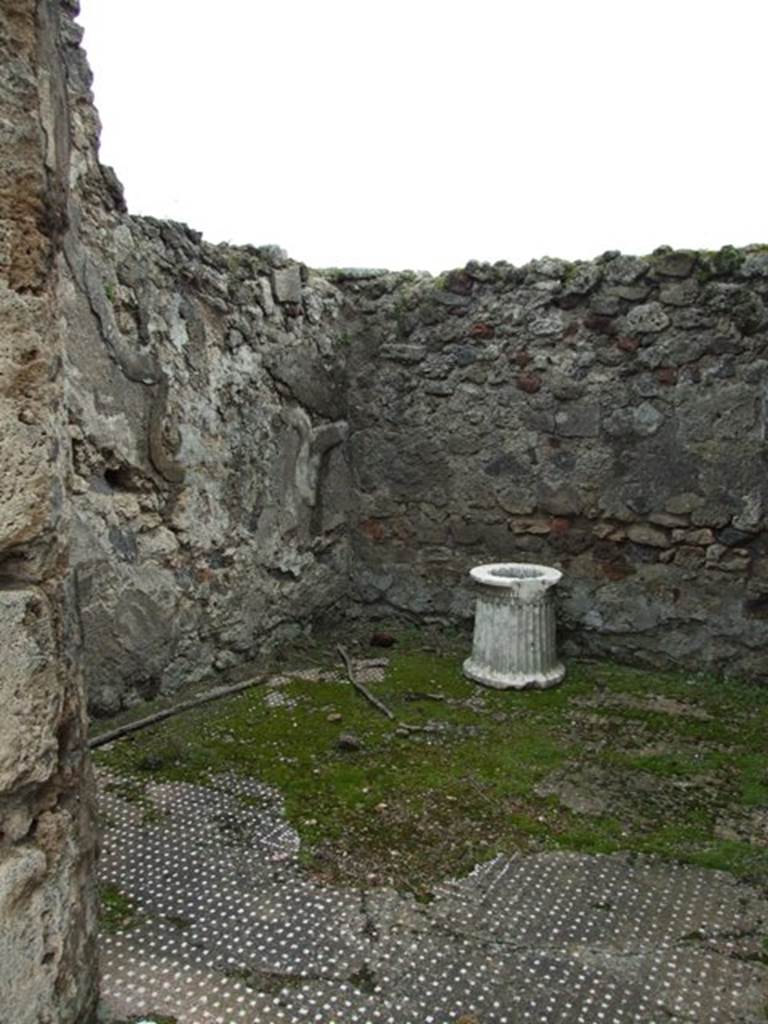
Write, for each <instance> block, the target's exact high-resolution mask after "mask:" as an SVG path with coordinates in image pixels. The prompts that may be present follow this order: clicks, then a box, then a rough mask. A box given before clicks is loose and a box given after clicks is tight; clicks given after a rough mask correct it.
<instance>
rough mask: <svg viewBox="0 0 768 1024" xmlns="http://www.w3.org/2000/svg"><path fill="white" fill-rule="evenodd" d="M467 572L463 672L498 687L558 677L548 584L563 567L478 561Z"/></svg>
mask: <svg viewBox="0 0 768 1024" xmlns="http://www.w3.org/2000/svg"><path fill="white" fill-rule="evenodd" d="M470 576H471V577H472V579H473V580H474V582H475V584H476V586H477V603H476V606H475V633H474V637H473V640H472V654H471V655H470V657H469V658H467V660H466V661H465V662H464V675H465V676H467V677H468V678H469V679H472V680H474V682H476V683H482V684H483V685H484V686H493V687H494V688H496V689H497V690H506V689H515V690H522V689H525V688H528V687H532V688H537V689H545V688H546V687H548V686H555V685H556V684H557V683H559V682H560V681H561V680H562V678H563V676H564V675H565V668H564V667H563V665H562V663H561V662H559V661H558V660H557V648H556V646H555V609H554V605H553V603H552V595H551V588H552V587H553V586H554V585H555V584H556V583H557V582H558V580H559V579H560V578H561V577H562V573H561V572H559V571H558V570H557V569H551V568H549V567H548V566H546V565H525V564H523V563H519V562H502V563H499V564H497V565H478V566H476V567H475V568H474V569H472V570H471V571H470Z"/></svg>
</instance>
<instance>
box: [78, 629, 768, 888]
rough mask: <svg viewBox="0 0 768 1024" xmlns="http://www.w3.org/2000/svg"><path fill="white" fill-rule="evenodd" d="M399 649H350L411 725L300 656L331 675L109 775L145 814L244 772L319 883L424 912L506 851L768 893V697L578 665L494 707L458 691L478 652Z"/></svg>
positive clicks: (172, 740) (453, 645) (170, 741)
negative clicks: (638, 857) (707, 876)
mask: <svg viewBox="0 0 768 1024" xmlns="http://www.w3.org/2000/svg"><path fill="white" fill-rule="evenodd" d="M393 633H394V639H395V640H396V643H395V644H394V645H393V646H392V647H391V648H390V649H388V650H387V651H383V650H382V649H380V648H371V647H368V645H367V643H366V640H365V638H364V637H362V638H358V639H357V640H355V639H354V638H350V637H349V636H347V637H346V638H345V642H346V643H348V644H349V650H350V654H351V655H352V656H353V658H355V659H375V658H380V657H381V656H382V655H385V656H386V658H388V664H387V666H386V668H385V669H383V670H382V671H381V672H380V673H379V674H380V675H382V674H383V678H382V679H380V680H379V681H373V682H370V683H367V684H366V685H368V687H369V689H370V690H371V691H372V692H374V693H375V694H376V696H377V697H378V698H380V700H382V701H383V702H384V703H385V704H386V705H387V706H388V707H389V708H391V710H392V711H393V712H394V714H395V716H396V720H397V721H395V722H392V721H390V720H389V719H387V718H386V717H385V716H384V715H382V714H381V713H380V712H379V711H377V710H376V709H375V708H374V707H372V706H371V704H369V703H368V702H367V701H366V700H365V699H364V698H363V697H362V696H361V695H360V694H359V693H358V692H356V691H355V690H354V689H353V688H352V686H351V685H350V684H349V682H348V681H347V679H346V676H345V672H344V667H343V664H342V662H341V660H340V659H339V658H338V656H337V654H336V652H335V647H334V644H335V640H330V639H329V640H328V641H327V642H325V643H323V642H318V644H317V645H316V646H314V647H312V648H311V649H310V648H306V649H304V650H302V651H299V652H297V654H296V657H297V664H304V665H305V666H306V665H307V664H310V663H312V662H314V663H315V664H316V665H318V666H319V667H320V668H323V667H325V669H326V671H325V672H323V673H322V674H321V678H313V679H306V678H304V679H301V678H288V679H287V680H286V681H284V682H281V683H280V684H279V685H277V686H275V685H269V684H267V685H264V686H260V687H256V688H254V689H252V690H249V691H247V692H245V693H243V694H241V695H239V696H236V697H234V698H231V699H225V700H222V701H219V702H217V703H215V704H210V705H206V706H203V707H201V708H198V709H195V710H192V711H187V712H184V713H183V714H180V715H179V716H177V717H175V718H172V719H169V720H167V721H165V722H163V723H161V724H159V725H157V726H153V727H151V728H148V729H146V730H143V731H140V732H138V733H135V734H133V735H132V736H130V737H127V738H125V739H122V740H119V741H116V742H114V743H113V744H111V745H110V746H109V747H107V748H101V749H100V750H99V751H97V752H96V760H97V762H98V763H102V764H105V765H107V766H109V767H110V769H112V771H113V772H116V773H118V774H119V775H120V777H121V779H122V782H121V783H120V784H121V785H124V786H125V788H126V792H131V793H132V794H133V795H134V798H135V799H137V800H139V801H141V800H142V790H143V787H144V786H145V785H146V784H147V783H149V782H158V781H163V780H185V781H191V782H196V783H204V782H205V781H206V779H207V778H208V776H209V775H210V774H211V773H220V772H228V771H235V772H240V773H244V774H247V775H251V776H255V777H257V778H258V779H260V780H262V781H264V782H266V783H269V784H271V785H273V786H275V787H276V788H277V789H279V790H280V792H281V793H282V795H283V797H284V800H285V811H286V814H287V817H288V819H289V820H290V821H291V823H292V824H293V825H294V826H295V828H296V829H297V831H298V832H299V834H300V836H301V840H302V854H301V856H302V859H303V862H304V864H305V866H306V869H307V870H308V871H310V872H311V873H312V874H314V875H315V876H316V877H318V878H321V879H323V880H325V881H329V882H334V883H341V884H347V885H360V886H372V885H382V884H390V885H393V886H395V887H396V888H398V889H399V890H401V891H404V892H412V893H414V894H415V895H416V896H417V897H419V898H422V899H428V898H429V895H430V891H431V887H432V886H433V884H434V883H435V881H437V880H439V879H442V878H445V877H447V876H456V875H461V874H463V873H465V872H467V871H469V870H470V869H471V868H472V867H473V866H474V865H475V864H476V863H478V862H480V861H483V860H486V859H488V858H490V857H492V856H494V855H495V854H497V853H506V854H510V853H513V852H515V851H522V852H533V851H537V850H546V849H569V850H579V851H586V852H612V851H618V850H629V851H636V852H638V853H654V854H658V855H660V856H662V857H666V858H674V859H679V860H682V861H687V862H690V863H695V864H699V865H703V866H708V867H715V868H722V869H725V870H728V871H731V872H733V873H734V874H736V875H737V876H739V877H743V878H749V879H751V880H753V881H758V882H759V883H761V884H763V885H768V687H760V686H758V685H755V684H749V683H743V682H737V681H725V682H724V681H722V680H716V679H714V678H711V677H704V676H699V675H686V674H681V673H678V674H664V673H658V672H648V671H641V670H638V669H633V668H626V667H622V666H618V665H613V664H609V663H604V662H586V661H583V662H576V661H574V662H570V663H569V665H568V674H567V677H566V680H565V682H564V683H563V685H562V686H560V687H558V688H556V689H552V690H547V691H526V692H498V691H493V690H487V689H483V688H481V687H478V686H476V685H474V684H472V683H470V682H469V681H468V680H466V679H465V678H464V677H463V676H462V674H461V660H462V656H463V655H465V654H466V653H467V648H468V640H467V638H466V637H462V636H457V635H455V634H450V633H435V632H432V633H425V632H422V633H419V632H416V631H413V630H405V629H403V630H400V631H394V630H393ZM283 675H284V676H287V677H290V676H291V675H292V671H291V670H290V669H288V670H283ZM374 675H375V672H374ZM398 722H403V723H406V724H407V725H408V726H411V727H414V726H415V727H419V730H418V731H417V730H415V729H413V728H411V729H409V730H403V729H402V728H399V727H398ZM108 724H109V723H99V727H100V728H102V729H103V728H106V727H107V725H108ZM345 736H351V738H352V740H353V741H354V742H350V741H349V740H344V739H343V737H345ZM340 740H341V743H340Z"/></svg>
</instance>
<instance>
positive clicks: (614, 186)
mask: <svg viewBox="0 0 768 1024" xmlns="http://www.w3.org/2000/svg"><path fill="white" fill-rule="evenodd" d="M81 3H82V14H81V17H80V22H81V23H82V25H83V26H84V27H85V30H86V32H85V39H84V45H85V47H86V49H87V51H88V56H89V58H90V61H91V66H92V68H93V70H94V74H95V83H94V89H95V94H96V102H97V105H98V107H99V110H100V113H101V117H102V122H103V125H104V130H103V135H102V159H103V161H104V162H105V163H108V164H111V165H113V166H114V167H115V169H116V171H117V173H118V175H119V177H120V178H121V180H122V182H123V184H124V185H125V189H126V197H127V200H128V204H129V207H130V209H131V211H132V212H134V213H148V214H153V215H154V216H158V217H171V218H174V219H176V220H183V221H186V222H187V223H189V224H190V225H191V226H192V227H194V228H196V229H197V230H201V231H202V232H203V233H204V235H205V236H206V238H208V239H209V240H211V241H213V242H219V241H232V242H238V243H240V242H250V243H253V244H255V245H263V244H268V243H275V244H278V245H281V246H283V248H286V249H287V250H288V251H289V253H290V255H291V256H293V257H295V258H296V259H300V260H303V261H305V262H306V263H309V264H310V265H313V266H318V267H321V266H366V267H371V266H388V267H390V268H392V269H400V268H405V267H412V268H416V269H427V270H432V271H435V272H437V271H440V270H442V269H446V268H449V267H453V266H460V265H463V264H464V263H466V261H467V260H468V259H480V260H491V261H493V260H498V259H506V260H509V261H510V262H513V263H524V262H526V261H527V260H528V259H531V258H533V257H537V256H542V255H545V254H546V255H551V256H562V257H566V258H569V259H576V258H584V259H586V258H591V257H593V256H595V255H597V254H599V253H601V252H603V251H604V250H605V249H621V250H623V251H624V252H635V253H644V252H650V251H651V250H652V249H654V248H655V247H656V246H657V245H660V244H664V243H666V244H670V245H675V246H689V247H696V248H717V247H719V246H721V245H724V244H726V243H731V244H736V245H744V244H747V243H749V242H768V203H766V198H765V194H766V152H767V150H768V146H766V116H767V115H766V58H765V47H766V38H768V4H767V3H766V2H765V0H507V2H495V0H471V2H470V0H460V2H459V0H440V2H433V0H386V2H381V0H270V2H265V0H217V2H216V3H212V2H211V0H81Z"/></svg>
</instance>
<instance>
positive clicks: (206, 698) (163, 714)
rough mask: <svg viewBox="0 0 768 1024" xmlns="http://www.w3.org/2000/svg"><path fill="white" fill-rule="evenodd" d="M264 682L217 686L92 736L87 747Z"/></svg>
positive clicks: (110, 740) (99, 745) (251, 681)
mask: <svg viewBox="0 0 768 1024" xmlns="http://www.w3.org/2000/svg"><path fill="white" fill-rule="evenodd" d="M266 681H267V677H266V676H264V677H261V678H259V679H250V680H249V681H248V682H247V683H235V684H234V686H218V687H216V689H215V690H208V692H207V693H203V694H201V695H200V696H199V697H192V698H191V699H190V700H184V701H182V702H181V703H180V704H175V705H174V706H173V707H172V708H163V710H162V711H157V712H155V714H154V715H147V717H146V718H137V719H136V721H135V722H126V724H125V725H119V726H117V727H116V728H115V729H110V730H109V732H104V733H102V734H101V736H94V737H93V739H90V740H88V746H89V747H90V748H91V750H93V749H94V748H95V747H102V746H103V745H104V744H105V743H111V742H112V740H117V739H119V738H120V737H121V736H127V735H128V734H129V733H132V732H137V731H138V730H139V729H145V728H146V727H147V726H148V725H154V724H155V723H156V722H163V721H164V720H165V719H166V718H172V717H173V716H174V715H178V714H179V713H180V712H182V711H189V709H190V708H196V707H198V706H199V705H200V704H208V703H210V701H212V700H220V699H221V698H222V697H229V696H231V695H232V694H233V693H242V691H243V690H249V689H250V688H251V687H252V686H261V685H262V684H263V683H265V682H266Z"/></svg>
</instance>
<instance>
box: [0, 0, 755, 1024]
mask: <svg viewBox="0 0 768 1024" xmlns="http://www.w3.org/2000/svg"><path fill="white" fill-rule="evenodd" d="M76 14H77V5H76V3H74V2H71V0H61V2H57V0H39V2H34V0H10V2H8V3H5V4H4V5H3V7H2V11H0V116H1V117H2V123H3V125H4V126H7V130H8V131H9V132H10V134H9V137H8V140H7V144H6V145H4V147H3V156H2V159H1V160H0V409H1V410H2V422H3V430H2V432H0V642H2V644H3V650H4V652H5V655H4V659H3V663H2V667H1V668H0V698H1V699H2V705H3V708H4V714H3V716H2V717H1V718H0V921H1V922H2V925H3V927H2V929H0V992H2V993H10V994H9V995H8V996H7V997H6V996H5V995H4V998H6V999H7V1000H10V1002H9V1003H8V1009H6V1007H5V1006H3V1007H2V1012H0V1020H3V1019H4V1018H3V1016H2V1014H3V1013H6V1016H7V1017H8V1019H9V1020H13V1022H14V1024H32V1022H37V1021H46V1022H50V1024H73V1022H88V1021H89V1020H90V1017H91V1014H92V1012H93V1009H94V1006H95V1001H96V977H95V968H94V963H95V957H94V932H95V923H94V921H95V913H94V906H95V900H94V893H93V886H92V877H93V872H92V865H93V859H94V855H95V854H94V850H95V838H94V831H93V824H92V822H93V815H92V806H91V804H92V787H91V781H90V774H89V770H88V766H87V761H86V759H85V756H84V753H83V750H84V735H85V710H84V704H85V696H84V694H85V688H86V687H87V692H88V698H89V701H90V706H91V709H92V711H93V712H94V713H97V714H99V713H111V712H114V711H117V710H119V709H120V708H121V707H125V706H128V705H130V704H132V703H135V702H137V701H140V700H142V699H145V698H147V697H150V696H153V695H154V694H156V693H157V692H172V691H174V690H176V689H178V688H179V687H180V686H181V685H182V684H183V683H185V682H191V681H196V680H199V679H202V678H204V677H207V676H209V675H211V674H213V673H223V672H227V671H229V670H232V669H236V668H237V667H238V666H240V665H244V664H247V662H248V661H250V660H251V659H252V658H253V657H254V656H255V655H256V654H257V653H259V652H260V651H261V650H262V649H263V648H264V646H265V645H269V644H278V643H281V642H288V641H290V639H291V638H292V637H294V636H296V635H298V634H299V633H301V632H302V631H303V630H305V629H307V628H309V627H310V626H311V625H312V624H313V623H315V622H317V621H319V620H322V619H325V620H331V619H335V620H336V621H338V620H340V619H342V618H343V617H344V616H348V615H351V616H356V617H366V616H371V617H373V616H379V615H386V614H391V613H392V612H396V613H398V614H403V615H406V616H409V617H412V618H425V619H431V620H444V621H447V622H460V621H469V619H470V618H471V615H472V592H471V589H470V588H469V587H468V586H467V585H466V583H465V578H466V572H467V570H468V568H469V567H470V566H472V565H475V564H478V563H482V562H496V561H524V562H539V563H544V564H547V565H553V566H556V567H558V568H559V569H562V570H563V571H564V573H565V576H564V579H563V582H562V584H561V585H560V588H559V591H560V593H561V599H560V609H559V614H560V620H559V624H558V628H559V630H560V633H559V635H560V638H561V647H562V648H564V650H565V651H566V652H567V653H586V654H599V655H609V656H613V657H616V658H619V659H624V660H630V661H639V662H642V663H646V664H651V665H656V664H658V665H667V664H673V665H680V666H683V667H685V668H686V669H697V668H712V669H716V670H726V669H727V670H728V671H730V672H733V673H738V674H743V675H747V676H754V677H757V678H760V677H764V676H765V672H766V669H765V662H764V654H763V650H764V647H765V643H766V619H768V540H767V534H766V515H767V510H768V493H767V487H768V484H767V483H766V480H767V479H768V477H767V475H766V465H765V457H766V430H767V423H768V373H767V371H768V315H767V314H766V307H767V306H768V248H767V247H764V246H752V247H748V248H746V249H742V250H736V249H732V248H729V247H726V248H724V249H722V250H721V251H720V252H716V253H694V252H684V251H673V250H670V249H666V248H662V249H659V250H657V251H656V252H655V253H653V254H652V255H651V256H649V257H644V258H637V257H630V256H622V255H620V254H618V253H606V254H604V255H603V256H602V257H600V258H598V259H597V260H595V261H593V262H577V263H566V262H564V261H561V260H556V259H549V258H546V259H540V260H534V261H532V262H531V263H529V264H527V265H526V266H524V267H520V268H518V267H513V266H510V265H508V264H505V263H498V264H495V265H493V266H490V265H487V264H477V263H470V264H468V265H467V266H466V267H465V268H464V269H461V270H455V271H451V272H449V273H447V274H444V275H441V276H439V277H437V278H434V277H432V276H430V275H428V274H422V273H388V272H385V271H365V270H357V271H352V270H349V271H338V270H337V271H316V270H311V269H309V268H307V267H305V266H304V265H302V264H300V263H297V262H295V261H293V260H290V259H288V257H287V256H286V255H285V254H284V253H283V252H282V251H281V250H279V249H277V248H275V247H261V248H256V247H250V246H243V247H233V246H228V245H211V244H209V243H207V242H205V241H203V240H202V239H201V237H200V236H199V235H198V234H196V233H195V232H193V231H191V230H190V229H189V228H187V227H185V226H184V225H180V224H175V223H171V222H165V221H159V220H155V219H152V218H146V217H134V216H130V215H129V214H128V213H127V211H126V209H125V204H124V202H123V198H122V193H121V190H120V186H119V183H118V181H117V179H116V178H115V176H114V174H113V173H112V172H111V171H110V170H109V169H108V168H104V167H102V166H101V165H100V164H99V161H98V133H99V124H98V117H97V115H96V112H95V109H94V107H93V100H92V96H91V92H90V87H91V77H90V72H89V70H88V67H87V64H86V61H85V57H84V54H83V52H82V50H81V49H80V46H79V43H80V35H81V31H80V29H79V27H78V26H77V25H76V23H75V21H74V20H73V19H74V17H75V15H76ZM4 130H5V129H4Z"/></svg>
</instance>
